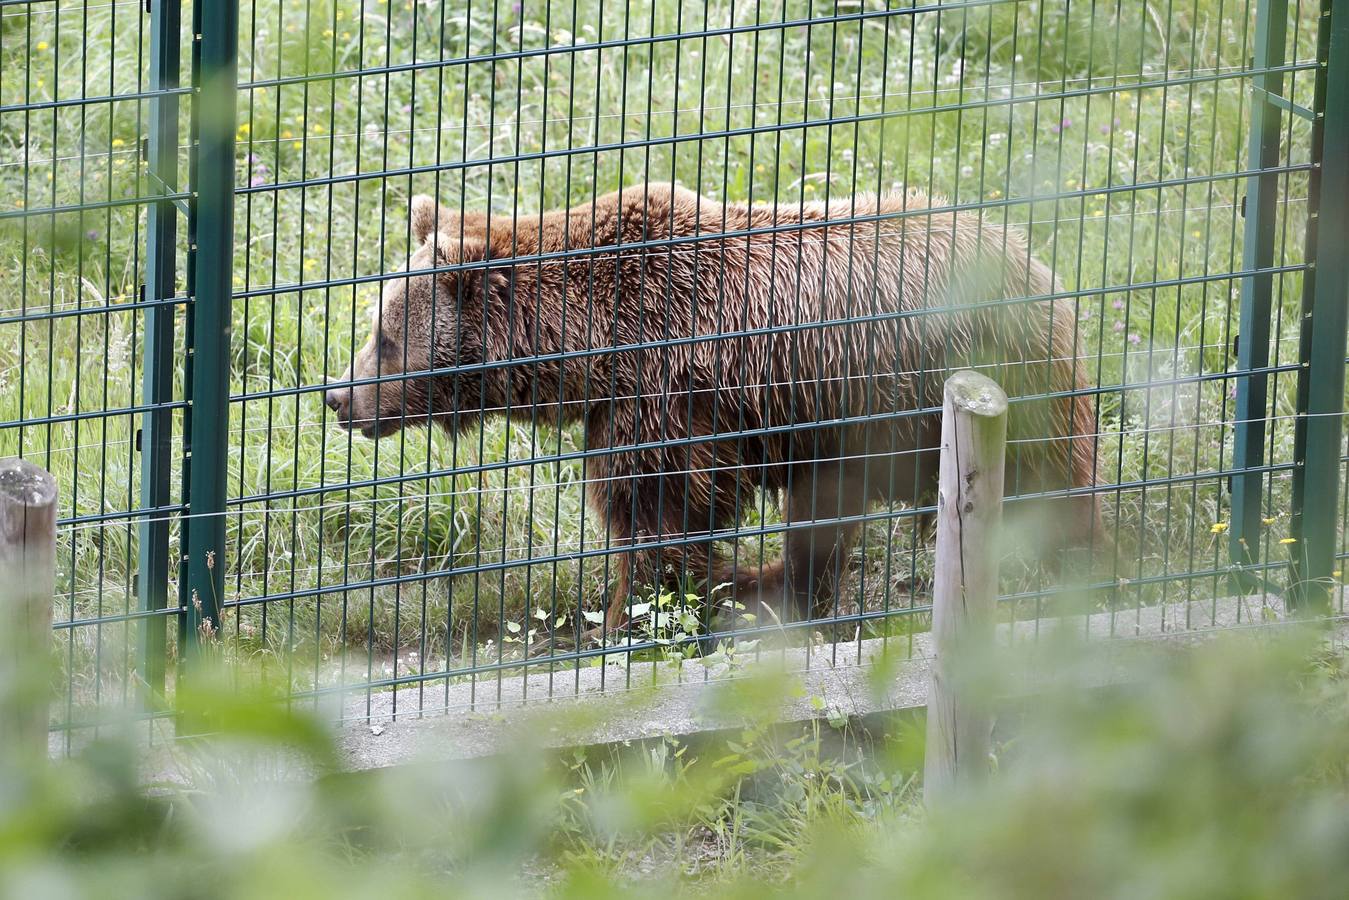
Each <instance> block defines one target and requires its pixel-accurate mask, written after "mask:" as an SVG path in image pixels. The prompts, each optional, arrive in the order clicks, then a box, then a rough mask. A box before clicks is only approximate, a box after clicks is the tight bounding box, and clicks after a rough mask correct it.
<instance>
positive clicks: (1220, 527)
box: [1209, 522, 1227, 534]
mask: <svg viewBox="0 0 1349 900" xmlns="http://www.w3.org/2000/svg"><path fill="white" fill-rule="evenodd" d="M1226 531H1227V523H1226V522H1214V523H1213V527H1212V528H1210V529H1209V534H1223V533H1225V532H1226Z"/></svg>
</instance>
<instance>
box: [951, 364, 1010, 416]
mask: <svg viewBox="0 0 1349 900" xmlns="http://www.w3.org/2000/svg"><path fill="white" fill-rule="evenodd" d="M945 393H946V398H947V399H948V400H950V401H951V402H952V403H953V404H954V405H955V407H956V408H957V409H958V410H960V411H961V412H966V413H969V414H970V415H972V416H981V417H985V418H996V417H997V416H1000V415H1002V414H1003V413H1005V412H1007V394H1006V392H1005V391H1003V389H1002V388H1000V387H998V383H997V382H996V381H994V380H993V379H992V378H989V377H988V376H987V375H980V374H979V373H978V372H976V371H974V370H973V369H961V370H960V371H959V372H956V373H955V374H953V375H952V376H951V377H950V378H948V379H946V386H945Z"/></svg>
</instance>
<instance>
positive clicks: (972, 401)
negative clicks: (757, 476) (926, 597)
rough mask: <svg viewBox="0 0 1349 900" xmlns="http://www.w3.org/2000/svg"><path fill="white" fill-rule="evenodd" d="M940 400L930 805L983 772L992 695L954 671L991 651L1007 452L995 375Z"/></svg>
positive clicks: (954, 382) (950, 382) (965, 379)
mask: <svg viewBox="0 0 1349 900" xmlns="http://www.w3.org/2000/svg"><path fill="white" fill-rule="evenodd" d="M943 400H944V402H943V406H942V426H941V473H940V476H939V481H938V497H937V559H936V573H935V575H936V577H935V583H934V585H933V597H932V649H933V654H934V658H933V661H932V684H931V690H930V691H929V693H928V703H927V756H926V759H925V767H924V768H925V771H924V776H923V785H924V786H923V793H924V799H925V800H926V801H927V802H928V803H929V804H931V803H933V802H934V801H937V800H938V799H939V798H940V797H941V796H942V795H943V794H946V793H948V792H949V791H950V790H951V789H952V788H954V787H957V786H959V785H961V784H965V783H968V782H970V781H974V780H977V779H978V778H979V777H981V776H982V775H983V774H984V773H986V772H987V771H988V753H989V742H990V738H991V732H992V730H993V716H992V710H991V706H990V703H989V697H988V696H987V691H986V690H985V689H984V688H983V686H982V685H980V684H977V683H976V684H973V685H971V683H970V682H971V681H975V682H977V681H979V679H976V678H971V677H969V672H968V671H958V670H960V669H961V667H962V665H966V666H968V665H969V664H973V665H975V666H977V665H978V664H979V663H980V662H983V661H986V660H988V658H989V656H990V655H991V654H992V650H993V622H994V601H995V598H996V597H997V592H998V528H999V525H1000V524H1001V522H1002V482H1003V465H1004V460H1005V457H1006V450H1007V395H1006V394H1005V393H1003V391H1002V388H1000V387H998V385H997V384H996V383H995V382H994V381H992V380H991V379H989V378H986V377H984V376H983V375H980V374H978V373H977V372H971V371H968V370H966V371H960V372H956V373H955V374H954V375H952V376H951V377H950V378H949V379H947V381H946V386H945V390H944V398H943Z"/></svg>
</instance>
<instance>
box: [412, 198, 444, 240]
mask: <svg viewBox="0 0 1349 900" xmlns="http://www.w3.org/2000/svg"><path fill="white" fill-rule="evenodd" d="M409 210H410V215H411V217H412V240H413V241H414V242H415V243H417V244H421V243H424V242H425V241H426V236H427V235H429V234H430V233H431V232H432V231H434V230H435V229H436V228H439V227H440V225H441V224H442V221H443V219H444V214H443V213H441V211H440V204H439V203H437V202H436V200H435V198H434V197H429V196H427V195H426V194H417V195H416V196H415V197H413V198H412V202H411V204H409Z"/></svg>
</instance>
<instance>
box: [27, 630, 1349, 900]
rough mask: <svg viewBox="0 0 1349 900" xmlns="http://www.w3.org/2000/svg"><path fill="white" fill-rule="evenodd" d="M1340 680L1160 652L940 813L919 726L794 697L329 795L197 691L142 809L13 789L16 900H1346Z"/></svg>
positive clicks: (1234, 658)
mask: <svg viewBox="0 0 1349 900" xmlns="http://www.w3.org/2000/svg"><path fill="white" fill-rule="evenodd" d="M1079 649H1080V648H1079ZM1093 661H1099V655H1098V654H1089V655H1084V656H1081V657H1079V656H1076V655H1070V656H1067V657H1064V658H1062V659H1061V660H1060V662H1063V663H1064V664H1065V668H1064V670H1065V671H1073V672H1075V673H1079V674H1087V673H1089V672H1090V671H1091V670H1092V666H1093ZM225 680H226V679H220V682H223V681H225ZM205 683H207V684H211V683H219V682H211V681H207V682H205ZM1345 684H1346V682H1345V659H1344V657H1343V655H1342V653H1339V652H1329V651H1327V650H1325V649H1322V648H1321V645H1320V644H1319V643H1318V641H1317V639H1315V638H1313V637H1312V636H1307V635H1303V636H1292V637H1288V636H1287V635H1286V636H1285V639H1284V640H1280V641H1273V640H1270V639H1268V638H1266V639H1263V640H1256V641H1249V640H1239V639H1232V640H1228V641H1225V642H1217V643H1214V644H1211V645H1208V646H1205V647H1203V648H1201V649H1197V650H1191V651H1182V652H1179V653H1176V654H1163V655H1160V656H1158V657H1157V658H1156V659H1155V660H1152V661H1150V662H1148V663H1147V664H1146V665H1143V666H1140V667H1139V669H1138V670H1136V671H1134V672H1133V674H1132V676H1131V678H1130V680H1129V681H1128V682H1127V683H1125V684H1122V685H1120V686H1118V687H1116V688H1111V689H1107V690H1101V691H1094V692H1087V691H1084V690H1083V689H1082V688H1081V686H1080V684H1079V683H1078V682H1077V680H1076V679H1067V680H1065V682H1063V683H1061V684H1060V685H1058V686H1057V687H1055V688H1052V689H1050V690H1049V692H1048V693H1047V694H1046V695H1044V696H1042V697H1039V698H1037V699H1036V700H1035V702H1034V703H1031V704H1027V706H1026V709H1025V711H1024V712H1022V713H1021V714H1019V715H1016V714H1010V713H1009V714H1008V715H1005V716H1004V717H1003V719H1002V721H1001V723H1000V725H999V732H998V733H999V735H1000V738H1001V740H1000V742H999V744H998V746H997V749H996V756H997V759H996V770H997V771H996V774H995V775H994V776H993V777H992V778H990V780H989V781H988V782H987V783H986V784H985V785H983V786H981V787H976V788H973V789H971V790H969V791H968V792H965V793H963V794H961V795H960V796H958V797H956V798H954V799H953V800H952V802H951V804H950V805H949V806H946V807H944V808H942V809H939V810H935V811H932V812H931V813H929V812H927V811H925V810H924V809H923V807H922V804H921V798H920V790H919V786H918V785H917V784H916V782H915V776H914V773H915V771H916V770H917V769H918V768H919V767H920V764H921V746H922V737H923V736H922V722H921V720H920V719H919V720H912V719H898V720H893V721H890V722H888V723H884V724H882V725H874V724H873V726H872V728H871V729H870V730H869V731H865V730H863V729H861V728H860V727H859V726H858V725H857V724H856V723H848V722H839V723H837V726H836V727H831V726H828V725H824V724H820V725H817V726H804V727H803V726H779V727H776V728H775V727H773V726H771V725H769V724H768V723H769V722H771V720H772V717H773V713H774V709H775V703H774V699H775V697H781V696H782V694H781V693H780V692H781V691H784V690H790V689H791V686H790V684H788V683H785V682H781V681H779V682H776V683H773V684H769V683H764V682H756V681H749V682H746V683H745V684H744V686H742V687H739V688H730V687H726V688H724V691H725V692H727V693H724V694H723V695H722V697H721V699H722V701H723V702H725V703H727V704H735V705H734V707H729V706H728V708H735V709H739V710H741V711H742V712H743V714H744V717H743V720H742V721H743V728H742V729H740V730H738V731H737V732H735V733H733V734H732V735H730V736H729V737H727V738H724V739H719V740H717V741H706V740H704V741H700V742H693V743H690V742H687V741H682V740H674V739H665V740H662V741H652V742H648V743H646V744H643V745H634V746H632V747H630V748H627V749H623V748H618V749H616V750H613V751H609V750H590V751H575V752H562V753H551V754H550V753H545V752H542V751H539V750H538V749H537V748H535V747H534V746H532V745H531V743H530V742H529V741H521V742H520V745H519V747H518V752H515V753H511V754H508V755H507V756H505V757H502V758H497V759H490V760H479V761H474V762H464V763H451V764H446V763H438V764H434V765H425V766H413V767H408V768H403V769H393V770H385V771H380V772H374V773H366V774H362V775H354V776H337V775H333V776H329V777H326V778H319V779H317V780H307V779H305V778H302V777H287V775H286V772H287V769H286V767H285V765H284V764H281V763H278V760H288V761H289V762H290V763H291V764H294V763H295V762H296V761H300V762H303V763H305V764H306V765H308V766H312V767H317V768H318V769H319V770H324V769H328V768H331V767H332V766H333V765H334V764H335V757H334V749H333V746H332V744H331V743H330V741H329V740H328V738H327V737H326V736H325V734H324V732H323V729H322V728H321V727H320V726H318V725H316V724H315V723H314V722H312V721H310V720H309V719H307V718H304V717H303V716H291V715H289V714H287V713H286V712H285V705H284V704H267V703H258V702H247V701H242V700H241V699H240V696H239V695H238V694H237V693H235V692H234V691H233V690H232V689H225V690H223V691H221V692H219V693H217V692H208V693H205V694H197V693H193V692H186V693H184V695H183V697H182V698H181V699H182V700H183V702H184V703H185V704H186V707H187V708H188V709H189V710H196V711H205V712H207V713H208V714H209V715H210V716H211V717H212V721H213V723H214V725H215V731H216V737H214V738H213V739H212V740H210V741H202V742H197V743H192V744H186V743H184V744H179V745H174V746H172V747H170V748H169V749H170V752H171V753H172V755H173V756H174V757H175V758H176V759H177V761H178V763H179V766H178V771H179V773H180V775H182V776H184V777H185V779H186V784H183V783H168V784H162V785H158V786H155V787H154V788H153V789H151V790H147V789H145V788H143V787H142V786H141V784H140V782H139V778H140V777H141V776H140V775H139V774H138V771H137V765H138V754H139V753H141V752H142V751H140V750H137V749H136V747H135V745H134V744H133V743H124V742H122V741H120V740H118V739H116V738H115V737H110V736H108V737H105V738H104V739H103V740H102V741H100V742H99V743H97V744H94V745H92V746H90V747H89V748H87V750H86V751H85V752H83V753H82V754H80V755H78V756H77V757H76V758H74V759H71V760H68V761H66V762H63V763H61V764H59V765H57V766H55V767H51V768H47V767H43V768H26V767H22V766H17V765H11V764H6V765H4V766H3V767H0V797H4V798H5V802H4V803H0V896H7V897H8V896H14V897H21V896H22V897H34V896H61V897H81V896H89V897H122V896H125V897H136V898H154V897H183V896H192V897H202V898H213V897H221V898H224V897H240V898H244V897H246V898H260V897H286V898H305V897H315V898H319V897H321V898H324V900H333V898H341V897H367V896H371V895H378V896H381V897H422V896H426V897H430V896H438V897H444V896H452V897H506V896H539V897H575V898H587V900H593V898H604V897H611V896H612V897H620V896H621V897H648V896H649V897H679V896H705V897H726V898H745V900H748V898H757V897H767V896H788V897H802V898H806V897H820V896H848V897H856V898H858V900H869V898H882V897H922V898H945V897H950V898H962V900H963V898H970V897H989V898H992V897H999V898H1023V897H1024V898H1035V900H1039V898H1044V897H1064V898H1074V897H1083V898H1086V897H1092V898H1099V897H1121V898H1124V897H1139V896H1150V897H1160V898H1190V897H1196V896H1203V897H1225V898H1252V900H1255V898H1268V897H1299V898H1308V900H1315V898H1332V897H1340V896H1343V893H1344V884H1345V883H1346V879H1347V878H1349V854H1347V853H1346V852H1345V851H1346V849H1347V848H1349V802H1346V793H1345V791H1346V786H1347V785H1349V782H1346V776H1347V775H1349V769H1347V768H1346V758H1345V753H1344V748H1345V746H1346V740H1349V704H1346V697H1349V695H1347V694H1346V691H1345ZM281 687H284V685H281Z"/></svg>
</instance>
